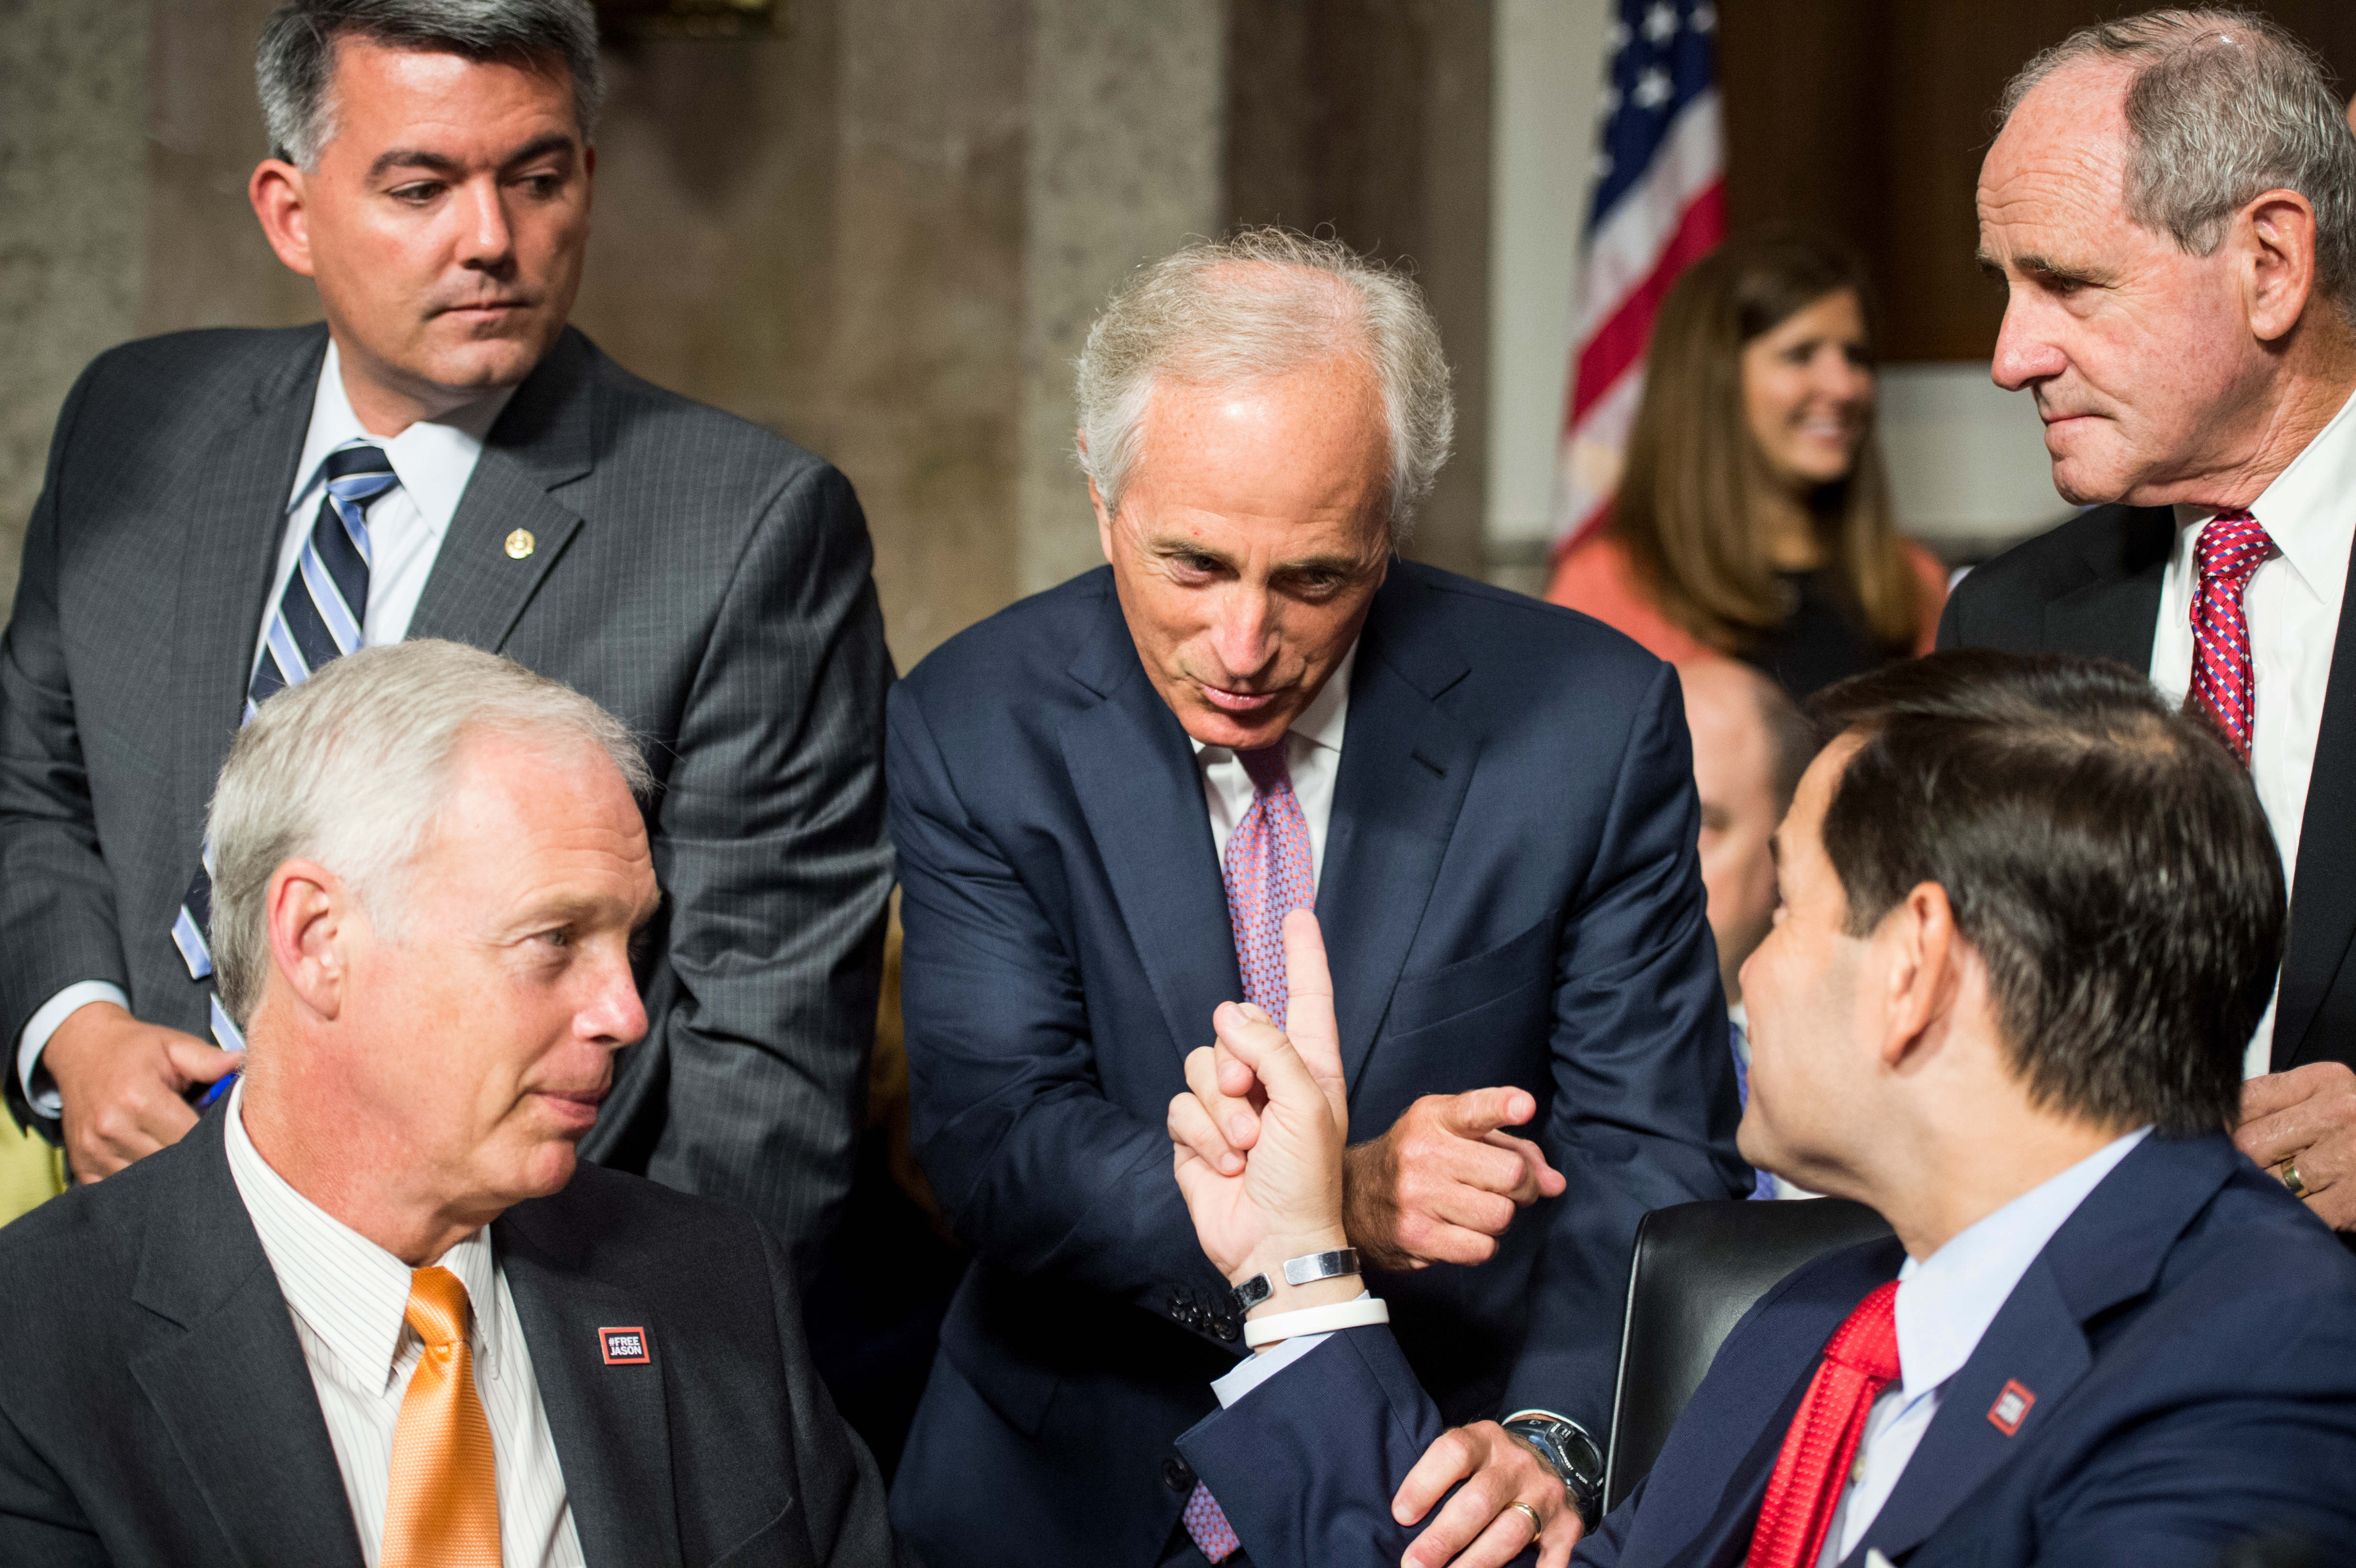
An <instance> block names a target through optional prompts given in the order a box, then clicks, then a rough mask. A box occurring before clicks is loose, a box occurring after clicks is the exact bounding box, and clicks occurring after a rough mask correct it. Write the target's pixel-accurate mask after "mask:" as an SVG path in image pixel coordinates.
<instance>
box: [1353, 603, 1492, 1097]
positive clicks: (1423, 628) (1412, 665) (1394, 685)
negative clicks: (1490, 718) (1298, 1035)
mask: <svg viewBox="0 0 2356 1568" xmlns="http://www.w3.org/2000/svg"><path fill="white" fill-rule="evenodd" d="M1428 608H1429V606H1428V604H1427V603H1426V595H1425V593H1424V591H1423V589H1422V585H1421V584H1420V583H1419V582H1418V581H1415V579H1414V578H1412V577H1411V576H1410V575H1409V574H1408V573H1407V572H1405V571H1399V570H1398V569H1394V570H1393V571H1392V572H1391V576H1390V581H1387V582H1386V583H1385V584H1384V586H1383V588H1382V591H1381V592H1379V593H1378V594H1377V595H1376V600H1375V605H1374V609H1373V610H1372V611H1371V612H1370V613H1368V615H1367V617H1366V627H1365V632H1364V633H1362V634H1361V635H1360V637H1359V642H1358V659H1357V664H1356V667H1355V669H1354V670H1353V672H1352V675H1351V681H1350V708H1349V720H1348V722H1347V723H1346V724H1345V725H1344V730H1343V739H1342V769H1341V773H1340V776H1339V777H1338V778H1337V779H1336V780H1335V781H1334V785H1333V821H1332V823H1331V825H1330V826H1329V827H1328V829H1327V839H1326V845H1325V864H1324V874H1323V877H1322V878H1321V879H1320V880H1319V883H1318V888H1317V918H1318V923H1320V925H1322V926H1323V929H1324V933H1325V948H1326V952H1327V953H1328V954H1329V955H1330V956H1331V959H1332V964H1333V997H1334V1008H1335V1012H1336V1015H1337V1019H1336V1021H1337V1022H1338V1023H1339V1025H1340V1027H1341V1032H1342V1073H1343V1079H1344V1082H1345V1083H1348V1084H1349V1086H1350V1088H1351V1090H1352V1092H1353V1093H1355V1091H1356V1089H1357V1086H1358V1082H1359V1075H1360V1072H1361V1070H1362V1069H1363V1068H1364V1067H1365V1062H1366V1057H1367V1055H1368V1053H1369V1052H1371V1051H1373V1049H1374V1043H1375V1035H1376V1030H1378V1029H1380V1028H1381V1026H1382V1021H1383V1015H1384V1014H1385V1013H1386V1012H1387V1010H1388V1009H1389V1007H1390V997H1391V990H1392V987H1395V986H1396V985H1397V984H1398V977H1399V970H1400V968H1401V967H1402V966H1403V965H1405V964H1406V962H1407V955H1408V947H1409V946H1410V945H1411V944H1413V943H1414V941H1415V933H1416V931H1417V930H1418V928H1419V926H1420V925H1421V924H1422V923H1423V912H1424V909H1425V906H1426V905H1427V904H1429V903H1430V901H1431V891H1432V886H1433V884H1434V883H1435V882H1436V881H1438V880H1439V877H1440V861H1441V860H1442V859H1444V858H1445V857H1446V855H1447V853H1448V841H1449V838H1450V836H1451V834H1453V833H1454V832H1455V829H1456V816H1457V813H1458V812H1459V811H1460V810H1461V809H1462V806H1463V805H1464V793H1465V790H1466V789H1467V787H1468V786H1470V784H1472V768H1473V764H1474V762H1475V761H1476V759H1477V758H1478V756H1479V754H1480V744H1479V742H1478V741H1476V740H1475V739H1474V738H1473V737H1472V734H1471V733H1470V732H1469V731H1466V730H1465V729H1464V727H1463V726H1462V725H1461V724H1459V723H1458V722H1457V721H1456V720H1455V719H1454V718H1452V717H1451V716H1450V715H1449V714H1448V713H1447V712H1446V711H1445V710H1444V709H1441V708H1440V706H1439V704H1438V702H1437V700H1436V699H1438V698H1439V697H1440V695H1441V694H1442V693H1444V692H1446V691H1447V690H1448V689H1449V688H1451V687H1452V686H1454V685H1455V684H1456V683H1457V682H1458V681H1460V680H1462V678H1463V677H1464V676H1465V675H1466V674H1467V673H1468V672H1469V671H1470V669H1471V668H1472V666H1471V664H1470V662H1469V661H1468V660H1467V659H1466V658H1465V656H1464V653H1463V650H1462V648H1460V647H1458V646H1456V645H1455V644H1454V643H1453V642H1451V640H1450V639H1449V638H1447V637H1446V635H1444V634H1442V633H1441V632H1440V628H1439V626H1438V625H1437V624H1436V623H1435V619H1434V617H1433V616H1431V615H1430V613H1425V612H1427V611H1428Z"/></svg>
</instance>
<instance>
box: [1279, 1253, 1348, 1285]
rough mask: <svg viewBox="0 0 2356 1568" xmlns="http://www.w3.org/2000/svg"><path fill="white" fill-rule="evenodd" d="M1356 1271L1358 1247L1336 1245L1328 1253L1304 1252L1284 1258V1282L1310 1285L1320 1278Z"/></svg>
mask: <svg viewBox="0 0 2356 1568" xmlns="http://www.w3.org/2000/svg"><path fill="white" fill-rule="evenodd" d="M1357 1272H1358V1249H1357V1248H1355V1247H1337V1248H1335V1249H1334V1250H1333V1251H1332V1252H1330V1253H1303V1254H1301V1256H1300V1257H1297V1258H1287V1259H1285V1260H1284V1283H1285V1284H1287V1285H1312V1284H1314V1283H1315V1282H1317V1281H1318V1280H1321V1279H1339V1278H1341V1277H1342V1276H1343V1275H1353V1274H1356V1273H1357Z"/></svg>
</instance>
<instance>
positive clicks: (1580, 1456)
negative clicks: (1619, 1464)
mask: <svg viewBox="0 0 2356 1568" xmlns="http://www.w3.org/2000/svg"><path fill="white" fill-rule="evenodd" d="M1504 1426H1505V1430H1506V1432H1507V1433H1509V1434H1511V1435H1513V1436H1515V1437H1518V1438H1520V1439H1521V1440H1522V1441H1523V1442H1525V1443H1526V1444H1528V1445H1530V1447H1531V1448H1532V1449H1534V1450H1535V1451H1536V1452H1537V1456H1538V1457H1539V1458H1541V1459H1543V1460H1545V1461H1546V1463H1547V1467H1548V1468H1550V1469H1552V1470H1553V1471H1554V1473H1555V1474H1556V1475H1557V1476H1558V1477H1561V1478H1562V1489H1563V1494H1564V1496H1565V1497H1566V1498H1567V1499H1569V1503H1570V1506H1571V1507H1572V1508H1574V1509H1578V1510H1579V1517H1580V1519H1581V1520H1585V1521H1586V1524H1587V1527H1588V1528H1589V1529H1590V1530H1592V1529H1594V1528H1595V1524H1596V1521H1597V1520H1600V1519H1601V1517H1602V1514H1603V1451H1602V1449H1601V1448H1600V1447H1598V1446H1597V1445H1596V1442H1595V1439H1594V1438H1592V1437H1590V1436H1589V1435H1587V1428H1585V1427H1583V1426H1581V1425H1580V1424H1579V1423H1577V1422H1576V1421H1572V1420H1570V1419H1569V1417H1567V1416H1560V1415H1557V1414H1556V1413H1554V1412H1552V1411H1550V1410H1517V1411H1515V1413H1513V1414H1511V1415H1509V1416H1507V1417H1505V1422H1504Z"/></svg>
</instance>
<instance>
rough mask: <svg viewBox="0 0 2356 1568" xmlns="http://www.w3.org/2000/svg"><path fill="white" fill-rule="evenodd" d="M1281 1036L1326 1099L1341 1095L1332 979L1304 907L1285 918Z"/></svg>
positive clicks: (1339, 1034) (1339, 1037) (1311, 918)
mask: <svg viewBox="0 0 2356 1568" xmlns="http://www.w3.org/2000/svg"><path fill="white" fill-rule="evenodd" d="M1284 982H1285V986H1284V988H1285V1004H1284V1008H1285V1012H1284V1032H1285V1033H1286V1035H1288V1036H1289V1037H1290V1039H1291V1040H1292V1049H1293V1050H1294V1051H1299V1052H1300V1053H1301V1061H1302V1062H1303V1063H1304V1064H1305V1065H1306V1066H1307V1067H1308V1069H1309V1072H1310V1076H1311V1077H1312V1078H1314V1079H1316V1080H1317V1083H1318V1086H1319V1087H1320V1088H1322V1089H1323V1090H1324V1091H1325V1093H1326V1094H1327V1095H1328V1096H1329V1097H1345V1096H1346V1092H1345V1090H1344V1086H1343V1083H1342V1031H1341V1029H1340V1028H1339V1027H1338V1026H1336V1025H1335V1023H1334V1021H1333V973H1332V971H1330V970H1329V969H1328V968H1327V967H1326V965H1325V938H1324V935H1323V933H1321V932H1320V931H1319V930H1318V929H1317V917H1316V916H1315V915H1313V914H1312V913H1310V912H1308V911H1307V910H1305V909H1297V910H1294V911H1293V912H1291V913H1290V914H1288V915H1286V916H1285V917H1284Z"/></svg>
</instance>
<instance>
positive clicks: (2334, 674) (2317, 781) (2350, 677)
mask: <svg viewBox="0 0 2356 1568" xmlns="http://www.w3.org/2000/svg"><path fill="white" fill-rule="evenodd" d="M2349 581H2350V583H2351V586H2356V556H2351V559H2350V561H2349ZM2351 610H2356V592H2351V593H2347V594H2344V595H2343V596H2342V598H2341V599H2340V630H2339V632H2338V634H2337V635H2335V636H2334V637H2333V639H2332V645H2331V675H2330V677H2329V681H2328V683H2327V684H2326V686H2325V688H2324V697H2323V719H2322V721H2321V723H2320V724H2319V727H2318V729H2317V731H2316V736H2315V766H2314V770H2313V772H2312V773H2309V774H2308V779H2309V782H2308V788H2307V805H2306V807H2305V809H2304V810H2303V812H2302V813H2301V817H2300V827H2299V831H2298V867H2297V873H2296V876H2295V878H2294V880H2293V882H2292V893H2291V919H2290V933H2289V938H2288V941H2287V943H2286V947H2285V951H2284V953H2283V966H2282V997H2281V1000H2280V1002H2279V1003H2278V1004H2277V1008H2276V1021H2275V1039H2274V1060H2273V1061H2272V1062H2271V1063H2270V1064H2269V1065H2271V1066H2272V1068H2273V1070H2274V1071H2275V1072H2284V1071H2286V1069H2289V1068H2293V1067H2298V1066H2303V1065H2304V1064H2306V1063H2307V1062H2309V1061H2350V1060H2351V1059H2352V1058H2351V1052H2356V1041H2351V1040H2312V1041H2310V1040H2308V1035H2309V1034H2310V1033H2312V1032H2313V1029H2314V1026H2315V1020H2316V1017H2317V1015H2318V1013H2319V1011H2320V1010H2321V1008H2322V1006H2323V998H2324V997H2326V996H2327V995H2329V992H2330V989H2331V982H2332V979H2333V977H2334V976H2337V975H2338V974H2339V973H2340V965H2342V964H2343V963H2345V962H2346V961H2347V955H2348V948H2349V944H2350V941H2351V938H2356V888H2351V885H2350V882H2349V880H2348V868H2349V867H2350V866H2351V865H2356V812H2351V811H2350V810H2349V808H2348V799H2347V794H2346V791H2345V789H2344V788H2343V787H2342V786H2341V784H2340V781H2341V780H2343V779H2345V778H2347V777H2349V775H2350V773H2351V770H2356V636H2351V635H2349V624H2348V617H2349V615H2350V613H2351Z"/></svg>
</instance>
